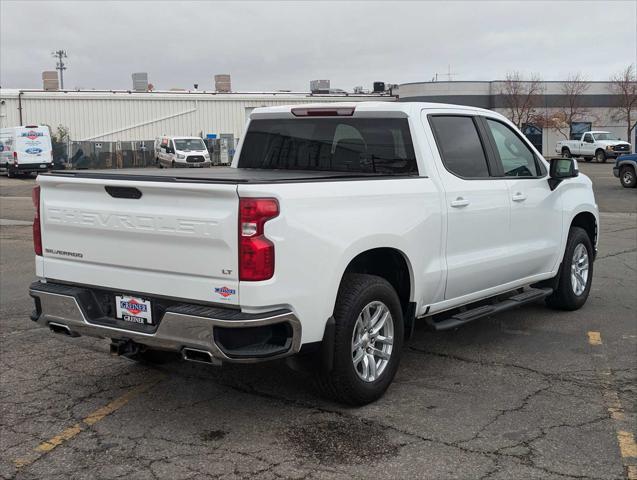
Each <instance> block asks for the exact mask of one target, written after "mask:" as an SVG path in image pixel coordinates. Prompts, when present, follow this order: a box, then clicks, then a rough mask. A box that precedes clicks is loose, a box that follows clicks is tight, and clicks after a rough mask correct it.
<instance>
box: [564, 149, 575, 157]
mask: <svg viewBox="0 0 637 480" xmlns="http://www.w3.org/2000/svg"><path fill="white" fill-rule="evenodd" d="M562 157H564V158H572V157H573V156H572V155H571V151H570V150H569V149H568V148H563V149H562Z"/></svg>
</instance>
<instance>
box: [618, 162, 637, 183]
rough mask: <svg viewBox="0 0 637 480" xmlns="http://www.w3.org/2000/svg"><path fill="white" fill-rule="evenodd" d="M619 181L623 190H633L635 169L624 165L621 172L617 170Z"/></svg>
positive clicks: (636, 179) (635, 179) (635, 178)
mask: <svg viewBox="0 0 637 480" xmlns="http://www.w3.org/2000/svg"><path fill="white" fill-rule="evenodd" d="M619 181H620V182H621V184H622V187H624V188H635V185H637V177H636V176H635V169H634V168H633V167H631V166H630V165H624V166H623V167H622V168H621V170H619Z"/></svg>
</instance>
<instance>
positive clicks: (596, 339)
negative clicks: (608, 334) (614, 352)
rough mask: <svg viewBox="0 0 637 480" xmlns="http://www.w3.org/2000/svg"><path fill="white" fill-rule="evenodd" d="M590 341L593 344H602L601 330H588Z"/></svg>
mask: <svg viewBox="0 0 637 480" xmlns="http://www.w3.org/2000/svg"><path fill="white" fill-rule="evenodd" d="M588 343H590V344H591V345H601V344H602V335H601V334H600V333H599V332H588Z"/></svg>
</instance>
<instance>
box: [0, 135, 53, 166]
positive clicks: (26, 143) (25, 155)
mask: <svg viewBox="0 0 637 480" xmlns="http://www.w3.org/2000/svg"><path fill="white" fill-rule="evenodd" d="M52 165H53V148H52V146H51V132H50V131H49V127H47V126H46V125H26V126H24V127H9V128H3V129H0V170H2V171H3V172H6V173H7V175H8V176H9V177H15V176H16V175H18V174H22V173H26V174H29V173H31V172H46V171H48V170H51V166H52Z"/></svg>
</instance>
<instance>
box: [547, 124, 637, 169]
mask: <svg viewBox="0 0 637 480" xmlns="http://www.w3.org/2000/svg"><path fill="white" fill-rule="evenodd" d="M555 152H556V153H558V154H560V155H562V157H567V158H569V157H582V158H584V160H585V161H587V162H590V161H591V160H592V159H593V158H594V159H595V161H596V162H599V163H603V162H606V160H607V159H609V158H617V157H618V156H619V155H622V154H624V153H630V143H628V142H624V141H623V140H620V139H619V138H617V137H616V136H614V135H612V134H611V133H610V132H597V131H596V132H585V133H583V134H582V136H581V137H580V139H579V140H560V141H559V142H557V144H556V145H555Z"/></svg>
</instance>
